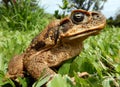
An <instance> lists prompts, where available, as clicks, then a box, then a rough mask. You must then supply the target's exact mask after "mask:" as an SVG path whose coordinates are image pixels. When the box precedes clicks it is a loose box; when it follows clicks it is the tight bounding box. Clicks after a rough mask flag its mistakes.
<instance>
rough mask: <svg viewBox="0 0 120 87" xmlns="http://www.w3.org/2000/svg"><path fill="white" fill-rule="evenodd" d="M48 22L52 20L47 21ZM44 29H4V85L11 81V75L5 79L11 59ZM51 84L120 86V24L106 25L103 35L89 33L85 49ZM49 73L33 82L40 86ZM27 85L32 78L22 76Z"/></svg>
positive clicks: (0, 50)
mask: <svg viewBox="0 0 120 87" xmlns="http://www.w3.org/2000/svg"><path fill="white" fill-rule="evenodd" d="M47 23H48V22H47ZM38 32H40V29H37V28H36V29H35V30H29V31H17V30H15V31H10V30H2V29H1V30H0V37H1V38H0V70H1V72H0V85H4V86H5V84H7V83H9V84H11V85H12V86H13V87H15V83H14V82H13V81H11V80H10V79H8V80H6V81H5V82H2V80H3V78H4V75H5V73H6V71H7V64H8V61H9V60H10V59H11V58H12V57H13V56H14V55H17V54H20V53H22V52H23V50H25V48H26V47H27V46H28V45H29V43H30V41H31V40H32V38H33V37H34V36H35V35H37V34H38ZM77 72H88V73H89V74H90V77H88V78H85V79H83V78H78V76H77V75H76V73H77ZM58 73H59V74H58V75H56V76H55V77H54V78H53V80H52V81H51V82H49V83H48V87H61V84H62V85H63V87H119V86H120V28H115V27H113V28H110V27H106V28H105V29H104V30H103V31H102V32H101V33H100V34H99V35H97V36H93V37H89V38H88V39H87V40H85V41H84V50H83V51H82V52H81V53H80V55H79V56H77V57H76V58H75V59H74V60H73V61H71V60H69V61H66V63H64V64H63V65H62V66H61V67H60V69H59V70H58ZM66 74H67V75H69V76H74V77H75V81H76V85H75V86H74V85H72V83H71V81H70V80H69V77H68V76H66ZM47 79H48V77H46V78H45V79H40V80H38V81H37V82H35V83H34V84H33V87H39V86H41V84H42V83H44V82H46V81H47ZM19 81H20V83H21V85H22V86H23V87H26V86H27V85H28V83H29V80H28V78H19Z"/></svg>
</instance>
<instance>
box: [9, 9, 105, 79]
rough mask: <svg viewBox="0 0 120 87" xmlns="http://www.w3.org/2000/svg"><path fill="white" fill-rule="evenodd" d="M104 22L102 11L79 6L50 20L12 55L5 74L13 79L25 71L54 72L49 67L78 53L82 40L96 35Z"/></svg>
mask: <svg viewBox="0 0 120 87" xmlns="http://www.w3.org/2000/svg"><path fill="white" fill-rule="evenodd" d="M105 24H106V19H105V17H104V16H103V15H102V14H101V13H98V12H88V11H85V10H81V9H79V10H74V11H72V13H71V15H70V16H68V17H66V18H64V19H62V20H56V21H53V22H51V23H50V24H49V25H48V26H47V27H46V28H45V29H44V30H43V31H42V32H41V33H40V34H39V35H38V36H36V37H35V38H34V39H33V40H32V42H31V44H30V46H29V47H28V48H27V49H26V51H25V52H24V53H23V54H21V55H19V56H15V57H14V58H13V59H12V60H11V61H10V63H9V65H8V73H7V75H8V76H9V77H12V78H16V77H17V76H23V75H24V72H23V71H24V70H25V71H27V72H28V73H29V74H30V75H31V76H32V77H33V78H35V79H38V78H39V77H40V76H41V74H42V73H43V72H44V75H54V74H55V71H54V70H52V68H53V67H56V66H59V65H61V64H62V63H63V62H64V61H65V60H68V59H70V58H73V57H75V56H77V55H79V53H80V52H81V50H82V48H83V41H84V40H85V39H86V38H88V37H89V36H92V35H96V34H98V33H99V31H100V30H102V29H103V28H104V27H105ZM16 60H19V61H16ZM13 66H14V67H13Z"/></svg>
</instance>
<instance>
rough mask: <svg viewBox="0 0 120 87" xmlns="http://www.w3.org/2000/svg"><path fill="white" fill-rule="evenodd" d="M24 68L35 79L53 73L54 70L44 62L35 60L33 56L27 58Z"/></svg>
mask: <svg viewBox="0 0 120 87" xmlns="http://www.w3.org/2000/svg"><path fill="white" fill-rule="evenodd" d="M25 69H26V70H27V71H28V72H29V74H30V75H31V76H32V77H33V78H35V79H39V77H40V76H47V75H54V74H55V72H54V71H53V70H52V69H50V68H49V67H48V66H47V65H46V64H44V63H43V62H40V61H37V60H35V59H34V58H33V59H31V60H29V61H28V62H27V63H26V64H25Z"/></svg>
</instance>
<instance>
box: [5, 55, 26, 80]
mask: <svg viewBox="0 0 120 87" xmlns="http://www.w3.org/2000/svg"><path fill="white" fill-rule="evenodd" d="M23 58H24V54H21V55H17V56H15V57H13V58H12V59H11V60H10V62H9V64H8V72H7V74H6V78H12V79H16V78H17V77H18V76H20V77H23Z"/></svg>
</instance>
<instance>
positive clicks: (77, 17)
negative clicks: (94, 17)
mask: <svg viewBox="0 0 120 87" xmlns="http://www.w3.org/2000/svg"><path fill="white" fill-rule="evenodd" d="M71 17H72V21H73V22H75V23H80V22H82V21H83V20H84V14H83V13H81V12H75V13H73V14H72V16H71Z"/></svg>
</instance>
